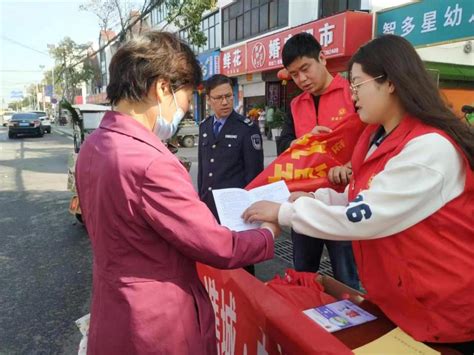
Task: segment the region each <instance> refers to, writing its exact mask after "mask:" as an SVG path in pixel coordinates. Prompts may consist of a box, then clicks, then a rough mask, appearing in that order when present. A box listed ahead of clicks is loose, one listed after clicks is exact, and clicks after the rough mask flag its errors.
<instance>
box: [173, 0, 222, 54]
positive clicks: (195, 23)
mask: <svg viewBox="0 0 474 355" xmlns="http://www.w3.org/2000/svg"><path fill="white" fill-rule="evenodd" d="M166 6H167V8H168V15H167V18H166V21H167V22H168V23H171V24H173V25H175V26H176V27H178V28H180V29H181V28H186V29H187V30H188V42H189V43H190V44H194V45H196V46H202V45H204V44H206V41H207V37H206V35H205V34H204V33H203V32H202V31H201V20H202V15H203V13H204V12H205V11H207V10H213V9H215V8H216V0H167V1H166Z"/></svg>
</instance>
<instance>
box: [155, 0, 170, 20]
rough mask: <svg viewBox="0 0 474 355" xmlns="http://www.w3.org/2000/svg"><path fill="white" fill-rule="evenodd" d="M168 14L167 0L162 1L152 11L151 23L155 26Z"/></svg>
mask: <svg viewBox="0 0 474 355" xmlns="http://www.w3.org/2000/svg"><path fill="white" fill-rule="evenodd" d="M166 16H168V8H167V7H166V3H165V1H161V2H160V3H159V4H158V5H156V6H155V8H154V9H153V10H152V11H151V25H152V26H155V25H157V24H159V23H160V22H163V21H164V20H165V19H166Z"/></svg>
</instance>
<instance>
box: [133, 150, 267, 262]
mask: <svg viewBox="0 0 474 355" xmlns="http://www.w3.org/2000/svg"><path fill="white" fill-rule="evenodd" d="M140 193H141V196H140V197H141V201H140V202H141V210H142V215H143V217H144V218H145V220H146V221H147V223H148V224H149V225H150V226H151V227H152V228H153V229H154V230H155V231H156V234H157V237H159V238H163V239H165V240H166V241H167V242H168V243H170V244H171V245H173V246H174V247H175V248H176V249H177V250H178V251H179V252H181V253H182V254H183V255H185V256H187V257H188V258H190V259H192V260H195V261H199V262H201V263H204V264H208V265H211V266H214V267H217V268H222V269H225V268H228V269H231V268H238V267H242V266H245V265H249V264H254V263H258V262H260V261H264V260H267V259H271V258H272V257H273V247H274V242H273V237H272V235H271V232H270V231H268V230H267V229H253V230H249V231H244V232H233V231H231V230H229V229H228V228H226V227H222V226H220V225H219V224H218V223H217V221H216V219H215V218H214V216H213V215H212V213H211V212H210V211H209V209H208V208H207V206H206V205H205V204H204V203H203V202H201V201H200V200H199V197H198V195H197V193H196V191H195V190H194V188H193V186H192V183H191V180H190V177H189V174H188V173H187V172H186V170H185V169H184V168H183V167H182V166H181V165H180V164H179V163H178V162H177V161H176V160H175V159H172V158H171V159H170V158H169V157H167V156H166V155H165V156H161V157H159V158H157V159H155V160H153V161H152V163H151V164H150V165H149V166H148V168H147V170H146V174H145V177H144V180H143V184H142V186H141V191H140Z"/></svg>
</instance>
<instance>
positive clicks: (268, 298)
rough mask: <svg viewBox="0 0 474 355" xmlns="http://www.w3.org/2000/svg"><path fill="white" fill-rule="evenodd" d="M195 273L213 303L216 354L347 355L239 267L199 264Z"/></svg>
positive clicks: (324, 331) (325, 334) (341, 346)
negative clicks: (217, 267)
mask: <svg viewBox="0 0 474 355" xmlns="http://www.w3.org/2000/svg"><path fill="white" fill-rule="evenodd" d="M198 273H199V277H200V279H201V281H202V283H203V284H204V286H205V287H206V290H207V292H208V294H209V298H210V299H211V302H212V305H213V307H214V313H215V319H216V338H217V347H218V354H220V355H224V354H228V355H230V354H232V355H233V354H247V355H267V354H268V355H272V354H275V355H277V354H278V355H283V354H338V355H339V354H351V351H350V350H349V349H348V348H347V347H346V346H345V345H344V344H342V343H341V342H340V341H339V340H338V339H336V338H335V337H334V336H333V335H331V334H330V333H328V332H327V331H326V330H324V329H323V328H321V327H320V326H318V325H317V324H315V323H314V322H313V321H312V320H311V319H310V318H308V317H307V316H305V315H304V314H303V313H302V312H301V311H300V310H298V309H297V308H296V307H295V306H292V305H291V304H289V303H288V302H287V301H286V300H285V299H283V298H282V297H281V296H280V295H278V294H277V293H276V292H274V291H272V290H271V289H269V288H268V287H267V286H265V285H264V284H263V283H262V282H260V281H259V280H257V279H256V278H254V277H253V276H251V275H250V274H248V273H247V272H246V271H244V270H243V269H237V270H218V269H214V268H212V267H210V266H207V265H203V264H198ZM315 339H317V341H315Z"/></svg>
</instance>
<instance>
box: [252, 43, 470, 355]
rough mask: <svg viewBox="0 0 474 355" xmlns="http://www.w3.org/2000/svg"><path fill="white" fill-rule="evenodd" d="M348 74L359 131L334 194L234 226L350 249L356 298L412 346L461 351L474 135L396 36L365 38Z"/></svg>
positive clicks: (272, 207)
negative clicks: (357, 281) (347, 243)
mask: <svg viewBox="0 0 474 355" xmlns="http://www.w3.org/2000/svg"><path fill="white" fill-rule="evenodd" d="M349 67H350V73H351V81H352V86H351V89H352V97H353V99H354V101H355V105H356V108H357V112H358V113H359V116H360V118H361V120H362V121H363V122H365V123H367V124H368V126H367V128H366V129H365V131H364V132H363V133H362V135H361V137H360V139H359V141H358V143H357V145H356V147H355V149H354V153H353V156H352V167H353V174H352V177H351V182H350V184H349V185H348V186H347V187H346V190H345V191H344V192H343V193H338V192H336V191H335V190H333V189H330V188H326V189H319V190H317V191H316V192H315V193H314V194H309V193H307V192H294V193H293V194H292V198H293V200H294V202H293V203H289V202H286V203H284V204H282V205H279V204H275V203H273V202H268V201H261V202H257V203H256V204H254V205H252V206H250V207H249V209H248V210H247V211H246V212H245V213H244V218H245V219H246V220H248V221H251V222H252V221H257V220H258V221H274V222H275V221H278V222H279V223H280V225H283V226H291V227H292V228H294V229H295V230H297V231H298V232H301V233H305V234H307V235H311V236H313V237H318V238H324V239H328V240H353V246H354V255H355V258H356V261H357V267H358V271H359V275H360V278H361V282H362V285H363V286H364V288H365V289H366V290H367V296H366V297H367V298H368V299H370V300H371V301H372V302H373V303H375V304H377V305H378V306H379V307H380V308H381V309H382V311H383V312H384V313H385V314H386V315H387V317H388V318H390V319H391V320H392V321H393V322H394V323H395V324H396V325H397V326H398V327H400V328H401V329H402V330H404V331H405V332H407V333H408V334H410V335H411V336H412V337H413V338H415V339H416V340H419V341H423V342H428V343H446V344H447V345H448V346H449V347H453V348H455V349H457V350H459V351H461V353H463V354H473V353H474V297H473V295H474V248H473V242H474V128H473V127H471V126H469V125H467V124H466V123H465V122H464V121H462V120H460V119H458V118H457V117H456V116H455V115H454V114H453V112H451V110H450V109H449V108H448V107H446V105H445V103H444V102H443V100H442V99H441V97H440V95H439V92H438V88H437V87H436V84H435V83H434V82H433V80H432V78H431V77H430V75H429V74H428V73H427V72H426V69H425V68H424V64H423V62H422V61H421V59H420V57H419V56H418V54H417V53H416V51H415V49H414V48H413V46H412V45H411V44H410V43H409V42H408V41H407V40H405V39H404V38H402V37H399V36H394V35H387V36H382V37H379V38H377V39H374V40H372V41H371V42H369V43H368V44H366V45H365V46H363V47H361V48H360V49H359V50H358V51H357V52H356V54H354V56H353V57H352V59H351V62H350V64H349ZM446 344H444V345H445V346H446Z"/></svg>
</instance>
